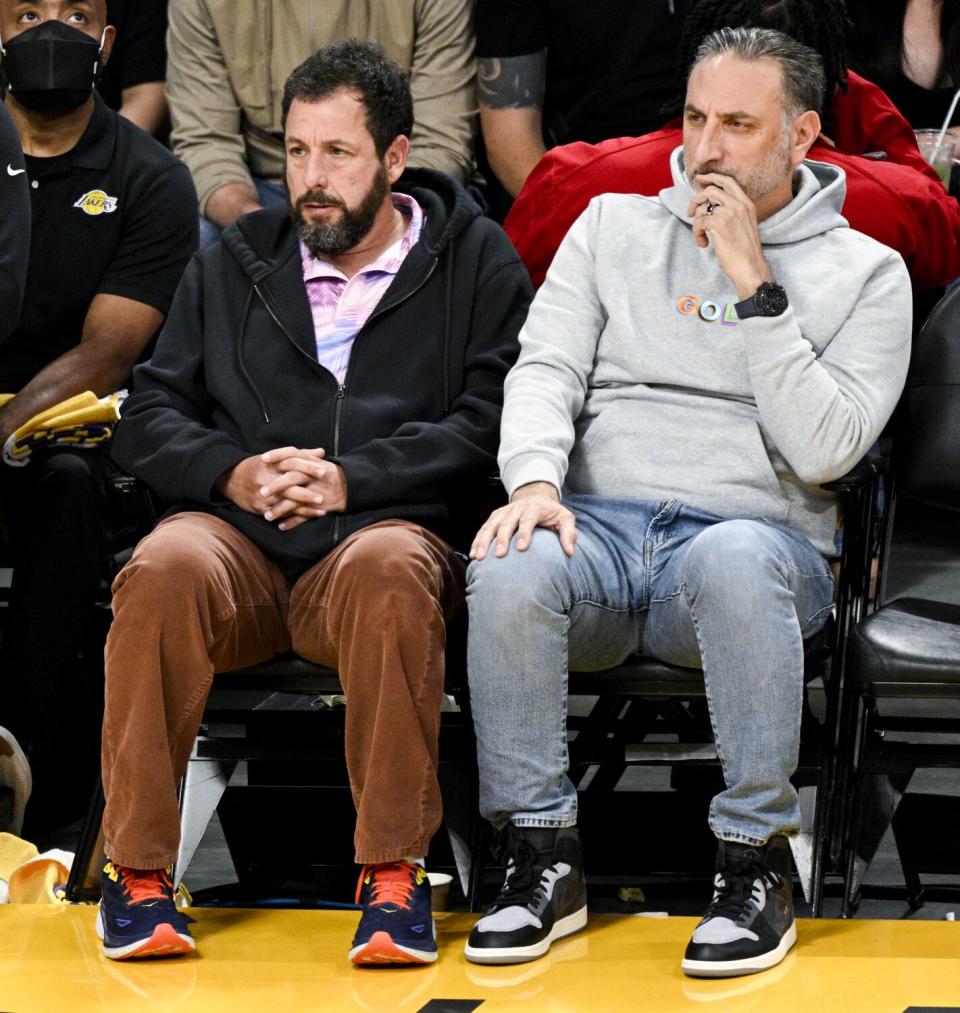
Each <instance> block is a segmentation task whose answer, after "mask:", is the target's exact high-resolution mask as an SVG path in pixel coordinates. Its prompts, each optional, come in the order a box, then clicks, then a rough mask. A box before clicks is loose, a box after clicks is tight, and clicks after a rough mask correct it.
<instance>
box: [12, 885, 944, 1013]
mask: <svg viewBox="0 0 960 1013" xmlns="http://www.w3.org/2000/svg"><path fill="white" fill-rule="evenodd" d="M194 914H195V916H196V918H197V924H196V925H195V926H194V929H195V935H196V937H197V940H198V942H199V947H200V949H199V953H198V954H196V955H193V956H191V957H187V958H182V959H177V960H170V961H154V962H142V963H114V962H111V961H109V960H107V959H106V958H105V957H103V956H102V954H101V952H100V946H99V941H98V939H97V937H96V935H95V933H94V929H93V923H94V917H95V908H93V907H68V906H64V907H55V906H49V907H48V906H35V907H33V906H26V905H24V906H6V907H3V908H0V1010H2V1011H4V1013H41V1011H56V1013H67V1011H69V1013H74V1011H86V1010H124V1011H125V1010H155V1009H156V1010H166V1009H170V1010H173V1009H176V1010H178V1011H179V1010H183V1011H188V1010H202V1011H204V1013H220V1011H224V1013H245V1011H257V1013H264V1011H266V1013H298V1011H301V1010H311V1011H312V1010H321V1011H322V1010H332V1011H336V1010H376V1011H393V1010H397V1011H419V1010H424V1011H428V1013H444V1011H450V1013H453V1011H469V1010H473V1009H479V1010H481V1013H488V1011H489V1013H500V1011H506V1010H520V1009H523V1010H526V1011H528V1013H539V1011H541V1010H542V1011H545V1013H560V1011H578V1013H579V1011H590V1010H643V1011H646V1010H649V1011H655V1013H670V1011H673V1010H694V1009H697V1008H701V1009H704V1010H711V1011H716V1013H726V1011H730V1013H733V1011H736V1013H749V1011H757V1013H793V1011H796V1013H801V1011H802V1013H850V1011H855V1010H869V1011H876V1013H904V1011H906V1010H910V1011H911V1013H918V1011H927V1010H953V1011H958V1010H960V925H958V924H956V923H952V922H932V921H922V922H904V921H894V920H891V921H868V920H855V921H846V922H844V921H832V920H826V919H824V920H819V921H801V922H800V923H799V926H798V928H799V938H800V941H799V944H798V946H797V948H796V949H795V950H794V951H793V952H792V953H791V954H790V956H788V957H787V959H786V960H785V961H784V962H783V963H782V964H781V965H780V966H779V967H777V968H774V969H773V970H771V971H767V972H765V973H763V974H759V975H754V976H751V977H747V978H736V979H728V980H719V981H702V980H699V981H698V980H693V979H689V978H686V977H684V976H683V974H682V973H681V971H680V957H681V954H682V952H683V947H684V945H685V944H686V941H687V939H688V938H689V936H690V933H691V931H692V930H693V926H694V924H695V919H692V918H648V917H639V916H615V915H595V916H591V920H590V925H589V927H588V928H587V930H586V932H585V933H582V934H580V935H578V936H574V937H571V938H570V939H568V940H565V941H564V942H561V943H558V944H556V945H555V946H554V947H553V949H552V951H551V952H550V954H549V955H548V956H547V957H546V958H544V959H543V960H540V961H537V962H534V963H531V964H521V965H517V966H513V967H480V966H475V965H472V964H468V963H467V962H466V961H465V960H464V957H463V943H464V940H465V938H466V935H467V933H468V931H469V929H470V927H471V925H472V924H473V922H474V919H475V916H473V915H469V914H440V915H438V916H437V928H438V939H439V945H440V959H439V961H438V962H437V963H436V964H434V965H432V966H430V967H425V968H421V967H413V968H378V969H356V968H353V967H351V966H350V964H349V963H348V962H347V958H346V953H347V948H348V945H349V942H350V939H351V936H352V933H353V929H354V926H355V924H356V921H357V915H356V913H355V912H352V911H342V912H341V911H285V910H224V909H212V908H204V909H200V910H197V911H195V912H194Z"/></svg>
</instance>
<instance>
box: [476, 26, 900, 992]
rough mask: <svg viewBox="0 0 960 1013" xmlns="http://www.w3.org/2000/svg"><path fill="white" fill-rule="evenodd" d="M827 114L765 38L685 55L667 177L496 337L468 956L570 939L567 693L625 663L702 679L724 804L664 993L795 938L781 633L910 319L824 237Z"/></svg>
mask: <svg viewBox="0 0 960 1013" xmlns="http://www.w3.org/2000/svg"><path fill="white" fill-rule="evenodd" d="M822 94H823V70H822V66H821V63H820V59H819V57H818V56H817V55H816V53H814V52H813V51H812V50H810V49H808V48H806V47H804V46H801V45H800V44H799V43H796V42H794V41H793V40H792V39H790V38H789V37H787V36H785V35H782V34H780V33H778V32H772V31H769V30H764V29H723V30H721V31H720V32H717V33H715V34H713V35H711V36H708V37H707V38H706V39H705V40H704V43H703V45H702V47H701V49H700V51H699V53H698V57H697V61H696V63H695V64H694V67H693V69H692V71H691V74H690V77H689V80H688V86H687V102H686V106H685V111H684V135H683V142H684V143H683V147H682V148H680V149H678V150H676V151H675V152H674V153H673V155H672V170H673V180H674V185H673V186H672V187H670V188H668V189H666V190H663V191H662V192H661V193H660V196H659V198H655V199H651V198H648V197H641V196H632V195H611V194H608V195H605V196H601V197H598V198H596V199H594V200H593V201H592V202H591V203H590V205H589V207H588V208H587V210H586V211H585V212H584V213H583V215H582V216H581V217H580V218H579V219H578V221H577V222H576V223H575V224H574V226H573V227H572V229H571V230H570V232H569V234H568V235H567V237H566V239H565V240H564V242H563V244H562V246H561V247H560V250H559V252H558V254H557V256H556V259H555V260H554V263H553V266H552V267H551V269H550V272H549V274H548V275H547V279H546V282H545V284H544V285H543V287H542V288H541V289H540V291H539V293H538V295H537V298H536V300H535V301H534V303H533V306H532V307H531V310H530V315H529V317H528V319H527V322H526V324H525V326H524V328H523V330H522V331H521V334H520V343H521V349H522V350H521V354H520V358H519V361H518V362H517V364H516V366H515V367H514V368H513V370H512V371H511V373H510V374H509V377H508V379H507V384H506V403H505V407H504V413H503V420H502V427H501V447H500V458H499V460H500V469H501V473H502V476H503V482H504V485H505V486H506V489H507V491H508V493H509V494H510V503H509V504H508V505H507V506H505V507H503V508H501V509H499V510H497V511H495V512H494V513H493V514H492V515H491V517H490V519H489V520H488V521H487V522H486V524H485V525H484V526H483V527H482V528H481V530H480V532H479V533H478V534H477V537H476V540H475V542H474V544H473V547H472V552H471V555H472V558H473V560H474V563H473V565H472V566H471V568H470V574H469V578H468V581H469V583H468V591H467V593H468V602H469V608H470V653H469V665H470V686H471V697H472V701H473V711H474V718H475V722H476V728H477V738H478V750H479V763H480V804H481V809H482V812H483V814H484V816H485V817H486V818H487V819H489V820H490V821H491V822H492V823H493V824H494V826H496V827H504V828H506V851H507V876H506V880H505V882H504V887H503V889H502V891H501V894H500V896H499V897H498V898H497V900H496V902H495V903H494V906H493V907H492V909H491V910H490V911H489V912H488V913H487V915H486V916H484V918H482V919H481V920H480V922H479V923H478V924H477V925H476V927H475V928H474V930H473V932H472V933H471V935H470V938H469V941H468V943H467V947H466V955H467V957H468V959H470V960H473V961H476V962H480V963H512V962H518V961H523V960H532V959H535V958H536V957H539V956H542V955H543V954H544V953H546V951H547V949H548V948H549V946H550V944H551V942H552V941H553V940H554V939H557V938H559V937H561V936H564V935H567V934H569V933H571V932H575V931H577V930H578V929H579V928H582V927H583V926H584V925H585V924H586V910H587V909H586V895H585V891H584V887H583V862H582V857H581V852H580V845H579V839H578V837H577V832H576V829H575V826H576V818H577V795H576V790H575V788H574V786H573V784H572V783H571V782H570V780H569V778H568V777H567V763H568V754H567V744H566V713H567V689H566V673H567V670H568V668H574V669H577V670H581V671H591V670H599V669H604V668H609V667H612V666H614V665H616V664H619V663H620V662H621V661H623V660H624V659H625V658H626V657H627V656H629V655H631V654H634V653H637V652H640V653H642V654H645V655H650V656H653V657H655V658H659V659H661V660H662V661H665V662H669V663H672V664H678V665H684V666H690V667H702V668H703V670H704V677H705V680H706V688H707V697H708V700H709V705H710V716H711V721H712V725H713V732H714V737H715V740H716V745H717V752H718V754H719V756H720V758H721V761H722V764H723V773H724V778H725V782H726V788H725V790H724V791H722V792H721V793H720V794H718V795H717V796H716V797H715V798H714V799H713V803H712V805H711V808H710V817H709V822H710V827H711V829H712V830H713V832H714V834H715V835H716V836H717V838H718V858H717V879H716V881H715V882H716V889H715V893H714V897H713V900H712V902H711V904H710V906H709V908H708V909H707V912H706V914H705V915H704V918H703V919H702V921H701V922H700V924H699V925H698V927H697V929H696V931H695V932H694V935H693V938H692V940H691V942H690V944H689V945H688V947H687V951H686V954H685V957H684V961H683V969H684V971H685V972H686V973H687V974H691V975H702V976H709V977H720V976H731V975H738V974H747V973H751V972H754V971H759V970H763V969H764V968H767V967H772V966H774V965H775V964H777V963H779V961H781V960H782V959H783V957H784V956H785V955H786V953H787V952H788V950H789V949H790V947H791V946H792V945H793V943H794V942H795V939H796V929H795V927H794V923H793V908H792V901H791V876H790V871H791V870H790V851H789V843H788V835H790V834H793V833H795V832H796V831H797V830H798V828H799V825H800V809H799V804H798V799H797V793H796V791H795V789H794V788H793V786H792V785H791V783H790V776H791V774H792V773H793V771H794V769H795V767H796V763H797V754H798V748H799V729H800V711H801V701H802V695H803V640H804V638H806V637H809V636H811V635H812V634H814V633H815V632H816V631H817V630H818V629H820V627H821V626H822V625H823V623H824V622H825V620H826V619H827V616H828V615H829V613H830V610H831V607H832V598H833V580H832V577H831V573H830V569H829V566H828V563H827V560H826V558H825V557H828V556H830V555H831V554H832V553H833V551H834V533H835V530H836V525H837V511H836V503H835V499H834V497H833V496H832V495H831V494H830V493H828V492H826V491H825V490H823V489H822V488H820V486H821V484H822V483H825V482H829V481H831V480H832V479H835V478H838V477H839V476H840V475H842V474H843V473H844V472H846V471H847V470H848V469H849V468H850V467H852V466H853V465H854V464H855V463H856V462H857V461H858V460H859V459H860V457H861V456H862V455H863V454H864V453H865V452H866V451H867V450H868V449H869V447H870V446H871V445H872V444H873V443H874V441H875V440H876V439H877V437H878V435H879V433H880V431H881V429H882V428H883V426H884V424H885V423H886V421H887V419H888V417H889V416H890V414H891V412H892V411H893V408H894V406H895V405H896V402H897V399H898V397H899V394H900V391H901V388H902V386H903V382H904V379H905V375H906V369H907V364H908V359H909V348H910V327H911V303H910V282H909V278H908V276H907V272H906V269H905V267H904V265H903V262H902V260H901V259H900V257H899V255H898V254H896V253H894V252H893V251H892V250H890V249H888V248H887V247H885V246H882V245H880V244H879V243H877V242H875V241H874V240H872V239H869V238H867V237H866V236H863V235H861V234H859V233H856V232H853V231H851V230H850V229H849V228H848V227H847V223H846V221H844V219H843V218H842V217H841V215H840V212H839V209H840V207H841V206H842V203H843V197H844V175H843V170H842V169H839V168H836V167H833V166H828V165H825V164H822V163H817V162H807V161H805V160H804V159H805V156H806V154H807V151H808V149H809V148H810V146H811V145H812V144H813V142H814V140H815V139H816V138H817V135H818V134H819V130H820V120H819V115H818V112H817V110H818V109H819V103H820V98H821V96H822ZM651 832H656V833H660V834H662V835H665V836H667V835H669V833H670V828H669V827H667V826H662V827H659V828H651Z"/></svg>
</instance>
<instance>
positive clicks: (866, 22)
mask: <svg viewBox="0 0 960 1013" xmlns="http://www.w3.org/2000/svg"><path fill="white" fill-rule="evenodd" d="M848 6H849V8H850V15H851V19H852V21H853V30H852V31H851V33H850V57H851V58H850V63H851V65H852V66H853V67H854V68H855V69H856V70H857V71H859V72H860V73H861V74H863V75H864V76H865V77H868V78H870V80H871V81H875V82H876V83H877V84H878V85H879V86H880V87H881V88H883V90H884V91H885V92H886V93H887V94H888V95H889V96H890V98H891V99H893V101H894V103H895V104H896V106H897V108H898V109H899V110H900V112H901V113H903V115H904V116H905V117H906V118H907V120H909V121H910V123H911V124H912V125H913V127H914V128H920V127H939V126H940V125H941V124H942V123H943V120H944V118H945V117H946V115H947V112H948V111H949V109H950V103H951V102H952V101H953V96H954V93H955V92H956V89H957V87H958V86H960V0H848ZM951 123H952V124H954V125H956V124H960V108H958V109H957V110H956V111H955V112H954V114H953V117H952V119H951Z"/></svg>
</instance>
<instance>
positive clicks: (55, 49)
mask: <svg viewBox="0 0 960 1013" xmlns="http://www.w3.org/2000/svg"><path fill="white" fill-rule="evenodd" d="M102 46H103V39H101V40H100V45H98V44H97V43H96V41H95V40H94V39H91V38H90V37H89V36H88V35H84V34H83V32H81V31H80V30H79V29H78V28H72V27H71V26H70V25H67V24H64V23H63V22H62V21H44V22H43V24H42V25H38V26H37V27H36V28H29V29H27V31H25V32H21V33H20V34H19V35H15V36H14V37H13V38H12V39H11V40H10V41H9V42H8V43H7V44H6V46H4V47H2V51H3V71H4V74H5V75H6V79H7V90H8V91H9V92H10V94H11V95H13V96H14V97H15V98H16V100H17V101H18V102H19V103H20V104H21V105H23V106H26V107H27V108H28V109H34V110H36V111H37V112H51V113H52V112H68V111H69V110H71V109H76V108H77V106H82V105H83V103H84V102H86V101H87V99H88V98H90V93H91V92H92V91H93V86H94V84H95V83H96V80H97V74H98V72H99V69H100V50H101V48H102Z"/></svg>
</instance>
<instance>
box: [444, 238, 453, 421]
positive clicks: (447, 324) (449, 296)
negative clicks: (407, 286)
mask: <svg viewBox="0 0 960 1013" xmlns="http://www.w3.org/2000/svg"><path fill="white" fill-rule="evenodd" d="M447 246H448V248H449V250H450V258H449V259H450V263H449V264H448V265H447V291H446V299H445V300H444V317H443V414H444V415H448V414H449V413H450V331H451V328H452V318H453V264H454V256H453V246H454V238H453V236H451V237H450V241H449V243H448V244H447Z"/></svg>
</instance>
